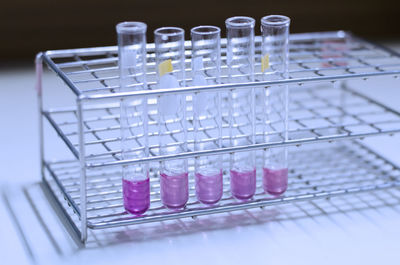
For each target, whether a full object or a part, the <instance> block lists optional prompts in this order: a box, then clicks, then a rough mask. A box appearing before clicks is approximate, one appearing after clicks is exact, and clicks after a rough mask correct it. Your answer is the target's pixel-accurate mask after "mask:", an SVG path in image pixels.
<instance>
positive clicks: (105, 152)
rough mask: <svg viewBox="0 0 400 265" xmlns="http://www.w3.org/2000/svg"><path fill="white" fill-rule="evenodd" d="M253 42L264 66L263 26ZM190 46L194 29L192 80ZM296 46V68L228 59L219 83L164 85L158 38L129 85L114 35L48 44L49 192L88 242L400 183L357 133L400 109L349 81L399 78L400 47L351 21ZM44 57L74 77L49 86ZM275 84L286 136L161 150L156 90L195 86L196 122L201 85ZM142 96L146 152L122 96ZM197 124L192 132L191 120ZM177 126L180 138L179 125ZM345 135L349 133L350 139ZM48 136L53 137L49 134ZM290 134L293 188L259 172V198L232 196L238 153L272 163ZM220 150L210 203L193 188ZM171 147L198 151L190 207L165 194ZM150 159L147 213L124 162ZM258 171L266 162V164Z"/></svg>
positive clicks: (378, 126)
mask: <svg viewBox="0 0 400 265" xmlns="http://www.w3.org/2000/svg"><path fill="white" fill-rule="evenodd" d="M255 42H256V58H258V59H256V65H255V68H256V69H260V64H261V62H260V58H259V57H260V45H261V38H260V37H256V41H255ZM221 45H222V47H221V53H222V54H221V58H222V61H223V65H224V60H225V59H226V39H222V41H221ZM190 46H191V43H190V41H186V42H185V55H186V71H187V73H188V74H187V79H188V82H189V84H190V55H191V51H190ZM289 46H290V68H289V78H288V79H285V80H274V81H257V80H261V78H260V77H261V72H256V75H255V77H256V81H255V82H248V83H240V84H231V83H228V82H227V81H226V80H227V75H226V68H224V67H223V68H222V70H221V71H222V84H220V85H216V86H203V87H194V86H188V87H185V88H177V89H157V88H156V82H155V80H156V77H155V55H154V44H148V46H147V51H148V55H147V56H148V57H147V60H148V71H147V78H148V80H149V81H148V87H149V89H148V90H146V91H139V92H124V93H121V92H118V91H119V76H118V75H119V71H118V50H117V47H115V46H113V47H97V48H83V49H70V50H56V51H46V52H41V53H39V54H38V55H37V57H36V71H37V90H38V99H39V100H38V101H39V113H40V118H39V122H40V124H39V128H40V143H41V144H40V155H41V173H42V182H43V186H44V187H45V189H46V191H47V194H48V197H49V199H50V200H51V201H52V202H53V204H54V205H55V207H57V209H58V210H59V212H60V213H61V215H62V216H63V218H64V219H65V220H67V223H68V224H69V225H70V227H71V228H72V229H73V231H74V233H76V236H77V237H78V238H79V239H80V240H81V241H82V242H83V243H85V242H86V240H87V238H88V229H107V228H115V227H120V226H127V225H135V224H143V223H148V222H159V221H166V220H172V219H178V218H185V217H192V218H195V217H197V216H200V215H208V214H214V213H223V212H229V211H235V210H244V209H249V208H255V207H261V208H263V207H266V206H269V205H277V204H283V203H291V202H296V201H303V200H312V199H318V198H325V197H326V198H330V197H333V196H338V195H344V194H352V193H358V192H365V191H372V190H377V189H386V188H392V187H398V186H400V182H399V177H400V168H399V167H398V166H397V165H395V164H393V163H392V162H390V161H389V160H387V159H385V158H383V157H382V156H380V155H379V154H377V153H376V152H374V151H373V150H371V149H370V148H368V147H367V146H366V145H365V144H364V143H362V142H361V141H360V140H359V139H363V138H364V137H367V136H374V135H381V134H389V135H392V134H394V133H398V132H400V112H398V111H396V110H394V109H392V108H390V107H388V106H385V105H384V104H381V103H380V102H378V101H376V100H374V99H373V98H370V97H367V96H366V95H365V94H364V93H361V92H359V90H355V89H353V88H351V87H350V86H349V85H348V82H350V81H351V80H365V82H368V80H370V79H371V78H373V77H376V76H387V78H390V79H391V80H393V82H398V80H396V78H397V77H398V76H399V75H400V54H398V53H396V52H394V51H392V50H389V49H387V48H385V47H382V46H380V45H377V44H374V43H372V42H369V41H367V40H364V39H361V38H359V37H357V36H354V35H353V34H351V33H349V32H344V31H337V32H323V33H304V34H292V35H291V36H290V45H289ZM343 47H345V48H343ZM43 65H47V66H48V68H49V69H51V70H52V71H53V72H55V74H56V75H57V76H58V77H59V79H60V80H61V81H62V83H64V85H60V86H57V87H54V86H53V87H47V86H46V83H45V81H46V80H45V79H43V75H42V69H43ZM393 77H394V78H393ZM42 79H43V80H42ZM42 82H43V83H42ZM65 85H66V86H65ZM271 85H289V89H290V104H289V109H290V112H289V139H288V140H284V138H283V137H282V140H281V141H275V142H262V140H261V141H260V140H259V141H257V142H256V143H255V144H252V145H247V146H234V147H232V146H222V147H221V148H218V149H214V150H203V151H194V150H193V148H192V146H193V145H191V144H192V143H190V142H189V143H188V146H189V150H188V151H187V152H185V153H181V154H179V155H176V156H168V155H158V154H157V143H156V142H155V143H154V141H153V142H152V141H151V137H156V136H157V135H156V134H157V133H156V131H152V129H151V128H152V126H153V127H157V126H156V125H157V108H156V105H157V98H158V97H160V96H163V95H174V94H183V95H185V96H186V100H187V102H188V104H187V105H188V109H187V112H188V115H187V119H188V122H190V120H191V116H190V113H191V107H190V106H191V105H190V101H191V98H192V95H194V94H195V93H202V92H203V93H204V92H206V91H220V92H221V93H227V92H229V91H230V90H231V89H246V88H250V87H253V88H256V89H257V88H259V89H264V88H266V87H268V86H271ZM58 92H62V93H63V95H64V94H65V95H66V96H65V97H64V96H63V99H62V100H60V101H59V102H58V101H57V100H54V93H58ZM51 94H53V97H52V98H53V99H52V100H49V101H47V100H46V99H47V95H51ZM143 96H147V97H148V105H149V113H148V117H149V139H150V141H149V144H150V146H149V148H150V155H149V157H145V158H143V159H133V160H123V159H121V150H120V127H119V111H120V108H119V103H120V100H121V99H122V98H135V97H143ZM50 97H51V96H50ZM253 107H255V106H253ZM167 126H168V124H167ZM211 126H212V125H211ZM236 126H237V128H239V129H240V127H241V126H246V122H243V121H241V122H237V124H236ZM133 129H134V128H133ZM188 130H189V133H190V130H191V128H188ZM167 132H168V133H169V134H170V135H171V137H172V138H173V136H174V133H176V128H175V129H171V130H169V131H168V130H167ZM51 137H54V139H57V141H58V142H59V146H57V145H55V144H54V142H55V141H50V140H49V139H51ZM224 137H225V136H224ZM226 137H227V136H226ZM231 137H248V135H245V134H244V135H243V134H242V135H232V136H231ZM260 138H261V139H263V137H260ZM46 140H47V141H46ZM228 140H229V139H228ZM339 140H347V141H345V142H344V143H345V144H341V143H343V142H342V141H339ZM48 142H51V145H50V146H49V144H48ZM332 142H334V143H332ZM313 143H318V144H313ZM306 144H311V145H306ZM283 146H287V147H288V148H289V151H290V152H289V154H290V155H289V186H288V190H287V191H286V193H285V194H284V195H282V196H280V197H272V196H269V195H266V194H264V193H263V190H262V184H261V176H258V177H257V178H258V180H257V191H256V195H255V196H254V198H253V199H251V200H249V201H237V200H235V199H234V198H232V196H231V194H230V190H229V164H228V160H229V154H231V153H232V152H247V151H255V152H256V154H257V160H258V161H260V162H259V163H257V164H258V165H262V161H261V159H262V152H263V150H265V149H267V148H277V147H283ZM212 154H220V155H222V157H223V161H224V162H223V163H224V165H225V166H224V195H223V198H222V200H221V201H220V202H219V204H217V205H214V206H208V207H205V206H203V205H202V204H200V203H199V202H198V201H197V200H196V197H195V192H194V177H193V160H194V158H195V157H197V156H201V155H212ZM172 158H175V159H176V158H182V159H188V163H189V202H188V203H187V206H186V208H185V209H182V210H178V211H171V210H168V209H166V208H165V207H163V206H162V204H161V202H160V194H159V192H160V190H159V189H160V186H159V175H158V166H159V162H160V161H165V160H169V159H172ZM142 162H148V163H149V164H150V183H151V206H150V209H149V210H148V211H147V212H146V213H145V214H144V215H143V216H137V217H135V216H133V215H130V214H128V213H127V212H126V211H125V210H124V207H123V203H122V187H121V166H122V165H126V164H134V163H142ZM260 173H261V170H260V169H259V168H257V174H260Z"/></svg>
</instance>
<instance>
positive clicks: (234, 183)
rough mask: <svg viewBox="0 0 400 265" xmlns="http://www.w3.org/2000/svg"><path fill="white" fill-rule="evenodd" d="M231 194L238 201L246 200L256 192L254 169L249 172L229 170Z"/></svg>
mask: <svg viewBox="0 0 400 265" xmlns="http://www.w3.org/2000/svg"><path fill="white" fill-rule="evenodd" d="M230 173H231V193H232V196H233V197H235V198H236V199H239V200H247V199H250V198H251V197H253V195H254V194H255V192H256V169H255V168H254V169H253V170H249V171H237V170H231V172H230Z"/></svg>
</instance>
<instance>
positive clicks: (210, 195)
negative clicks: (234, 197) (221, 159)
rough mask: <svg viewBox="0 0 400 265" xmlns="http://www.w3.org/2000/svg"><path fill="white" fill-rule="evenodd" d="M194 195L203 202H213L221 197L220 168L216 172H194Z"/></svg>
mask: <svg viewBox="0 0 400 265" xmlns="http://www.w3.org/2000/svg"><path fill="white" fill-rule="evenodd" d="M195 180H196V196H197V199H198V200H199V201H200V202H201V203H204V204H215V203H217V202H218V201H219V200H220V199H221V198H222V191H223V180H222V170H221V171H220V172H218V173H216V174H204V173H203V174H202V173H196V174H195Z"/></svg>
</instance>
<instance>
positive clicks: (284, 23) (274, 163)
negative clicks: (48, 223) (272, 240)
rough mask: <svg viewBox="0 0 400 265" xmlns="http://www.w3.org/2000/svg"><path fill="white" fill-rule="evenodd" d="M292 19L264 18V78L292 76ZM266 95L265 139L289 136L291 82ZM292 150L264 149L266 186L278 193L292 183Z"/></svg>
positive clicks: (284, 148)
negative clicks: (288, 159) (289, 71)
mask: <svg viewBox="0 0 400 265" xmlns="http://www.w3.org/2000/svg"><path fill="white" fill-rule="evenodd" d="M289 25H290V19H289V18H288V17H286V16H281V15H270V16H265V17H263V18H262V19H261V31H262V48H261V51H262V52H261V54H262V55H261V56H262V57H261V71H262V72H263V79H264V80H265V81H267V80H278V79H287V78H288V68H289ZM264 92H265V93H263V95H264V97H265V99H264V109H265V111H264V115H263V117H264V119H265V120H264V121H263V124H264V137H265V139H264V140H265V142H282V141H287V140H288V93H289V92H288V85H275V86H270V87H267V88H266V89H265V90H264ZM287 157H288V151H287V148H286V147H278V148H270V149H267V150H265V151H264V166H263V188H264V191H265V192H267V193H269V194H271V195H274V196H278V195H281V194H282V193H284V192H285V191H286V189H287V185H288V161H287Z"/></svg>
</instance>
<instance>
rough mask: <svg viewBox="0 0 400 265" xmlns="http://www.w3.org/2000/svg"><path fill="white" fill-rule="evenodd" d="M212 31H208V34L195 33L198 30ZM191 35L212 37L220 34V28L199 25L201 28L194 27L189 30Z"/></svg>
mask: <svg viewBox="0 0 400 265" xmlns="http://www.w3.org/2000/svg"><path fill="white" fill-rule="evenodd" d="M205 28H208V29H213V30H214V31H209V32H202V31H197V30H199V29H205ZM190 33H191V34H197V35H214V34H220V33H221V28H219V27H217V26H212V25H201V26H196V27H193V28H192V29H191V30H190Z"/></svg>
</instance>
